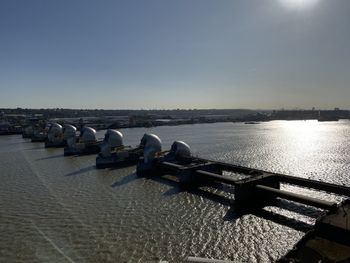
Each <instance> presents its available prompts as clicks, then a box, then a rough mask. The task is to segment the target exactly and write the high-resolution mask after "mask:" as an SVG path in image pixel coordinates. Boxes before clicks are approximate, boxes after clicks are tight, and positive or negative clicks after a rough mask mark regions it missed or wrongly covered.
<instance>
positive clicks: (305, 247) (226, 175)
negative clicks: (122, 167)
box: [136, 141, 350, 262]
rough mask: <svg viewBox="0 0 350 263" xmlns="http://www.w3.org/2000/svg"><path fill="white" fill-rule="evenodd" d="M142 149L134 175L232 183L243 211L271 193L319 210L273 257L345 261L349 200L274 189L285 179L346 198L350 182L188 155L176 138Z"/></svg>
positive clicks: (349, 246)
mask: <svg viewBox="0 0 350 263" xmlns="http://www.w3.org/2000/svg"><path fill="white" fill-rule="evenodd" d="M144 153H145V154H144V157H142V158H140V161H139V163H138V165H137V170H136V172H137V174H138V175H139V176H162V175H165V174H170V175H175V176H176V177H178V179H179V183H180V184H181V185H185V186H188V185H192V186H202V185H211V184H213V183H222V184H228V185H231V186H234V200H235V206H236V207H237V208H239V209H243V210H245V211H246V210H249V209H253V208H256V207H262V206H265V205H269V204H271V203H272V201H273V200H274V199H276V198H282V199H286V200H289V201H293V202H297V203H300V204H304V205H308V206H313V207H316V208H320V209H323V210H325V212H324V213H323V214H322V215H321V216H320V217H319V218H318V219H317V220H316V224H315V226H314V228H313V229H312V230H311V231H309V232H308V233H307V234H306V235H305V236H304V238H303V239H302V240H301V241H300V242H299V243H298V244H297V245H296V246H295V247H294V248H293V249H292V250H291V251H290V252H288V254H287V255H286V256H285V257H283V258H282V259H280V260H279V262H323V261H319V260H322V259H327V260H334V261H335V262H340V261H341V262H350V199H346V200H344V201H343V202H341V203H336V202H332V201H328V200H321V199H319V198H315V197H311V196H306V195H302V194H298V193H293V192H290V191H285V190H281V189H280V187H281V184H288V185H293V186H297V187H303V188H309V189H312V190H316V191H323V192H326V193H331V194H336V195H339V196H344V197H350V187H346V186H342V185H336V184H332V183H326V182H321V181H317V180H312V179H306V178H299V177H295V176H289V175H284V174H279V173H271V172H267V171H263V170H259V169H253V168H248V167H243V166H238V165H233V164H227V163H223V162H217V161H213V160H208V159H203V158H198V157H193V156H192V155H191V151H190V147H189V146H188V145H187V144H186V143H184V142H182V141H175V142H174V143H173V145H172V147H171V149H170V151H167V152H161V153H159V152H158V153H154V151H153V152H152V151H148V154H147V151H144ZM325 248H326V249H325ZM310 251H312V252H310ZM344 260H345V261H344ZM197 262H202V261H200V260H199V261H197ZM203 262H206V261H203ZM327 262H328V261H327ZM332 262H333V261H332Z"/></svg>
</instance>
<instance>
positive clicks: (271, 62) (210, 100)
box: [0, 0, 350, 109]
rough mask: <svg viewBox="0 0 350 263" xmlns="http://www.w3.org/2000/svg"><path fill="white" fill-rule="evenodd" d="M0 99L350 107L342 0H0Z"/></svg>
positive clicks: (94, 104) (12, 103) (36, 103)
mask: <svg viewBox="0 0 350 263" xmlns="http://www.w3.org/2000/svg"><path fill="white" fill-rule="evenodd" d="M0 33H1V35H0V91H1V95H0V107H31V108H41V107H45V108H46V107H50V108H52V107H69V108H104V109H119V108H124V109H126V108H128V109H140V108H145V109H155V108H158V109H165V108H255V109H256V108H282V107H284V108H296V107H298V108H311V107H316V108H333V107H341V108H350V1H349V0H172V1H170V0H147V1H145V0H139V1H134V0H124V1H117V0H115V1H108V0H103V1H98V0H95V1H91V0H81V1H78V0H56V1H50V0H42V1H37V0H30V1H29V0H23V1H20V0H1V1H0Z"/></svg>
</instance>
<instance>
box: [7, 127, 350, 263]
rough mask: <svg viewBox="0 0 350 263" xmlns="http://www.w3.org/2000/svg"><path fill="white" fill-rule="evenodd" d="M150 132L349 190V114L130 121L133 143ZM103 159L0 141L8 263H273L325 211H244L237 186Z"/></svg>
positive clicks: (202, 151)
mask: <svg viewBox="0 0 350 263" xmlns="http://www.w3.org/2000/svg"><path fill="white" fill-rule="evenodd" d="M145 131H148V132H153V133H155V134H157V135H159V137H161V139H162V140H163V145H164V149H167V148H169V146H170V145H171V143H172V142H173V141H174V140H175V139H181V140H184V141H186V142H187V143H188V144H190V145H191V147H192V150H193V152H194V154H195V155H198V156H201V157H206V158H210V159H215V160H220V161H225V162H230V163H234V164H240V165H245V166H250V167H255V168H259V169H264V170H268V171H273V172H281V173H286V174H291V175H295V176H300V177H306V178H313V179H317V180H322V181H327V182H333V183H337V184H344V185H347V186H350V176H349V170H350V169H349V168H350V122H349V121H341V122H334V123H333V122H329V123H328V122H324V123H318V122H316V121H292V122H287V121H275V122H268V123H261V124H258V125H246V124H241V123H218V124H198V125H185V126H176V127H165V126H164V127H156V128H152V129H144V128H137V129H124V130H122V132H123V134H124V138H125V143H126V144H130V145H136V144H138V143H139V139H140V138H141V136H142V135H143V133H144V132H145ZM103 133H104V132H103V131H101V132H99V133H98V134H99V136H100V137H102V136H103ZM94 164H95V156H93V155H92V156H83V157H63V149H45V148H44V147H43V143H31V142H30V141H28V140H26V139H22V138H21V137H20V136H2V137H0V168H1V174H0V176H1V184H0V233H1V236H0V262H18V261H22V262H158V261H159V260H161V259H163V260H169V261H170V262H179V261H181V259H183V258H185V257H187V256H201V257H209V258H218V259H230V260H233V261H236V262H271V261H274V260H276V259H278V258H279V257H281V256H283V255H284V254H285V253H286V252H287V251H288V250H289V249H290V248H292V247H293V245H294V244H295V243H296V242H297V241H298V240H299V239H300V238H301V237H302V236H303V234H304V232H305V231H307V230H308V229H309V228H310V226H312V224H313V223H314V221H315V218H316V217H317V216H319V215H320V213H321V212H322V211H321V210H318V209H315V208H311V207H307V206H303V205H299V204H295V203H292V202H287V201H283V200H279V201H278V202H277V203H276V205H275V206H271V207H265V208H264V209H262V210H259V211H254V212H252V213H248V214H241V213H239V212H238V211H236V209H235V208H234V206H233V202H232V201H233V200H234V196H233V189H231V188H230V187H227V186H218V187H216V188H204V187H203V188H200V189H196V190H195V189H193V190H188V191H184V190H182V189H180V188H179V187H178V185H177V183H176V180H175V179H176V178H173V177H171V176H165V177H163V178H153V179H145V178H138V177H137V176H136V175H135V167H128V168H123V169H119V170H117V169H112V170H110V169H105V170H96V169H95V167H94ZM283 187H284V188H285V189H288V190H292V191H295V192H300V193H305V194H309V195H312V196H317V197H320V198H327V199H328V200H340V199H339V198H338V197H336V196H331V195H326V194H324V193H317V192H312V191H309V190H305V189H299V188H295V187H291V186H283Z"/></svg>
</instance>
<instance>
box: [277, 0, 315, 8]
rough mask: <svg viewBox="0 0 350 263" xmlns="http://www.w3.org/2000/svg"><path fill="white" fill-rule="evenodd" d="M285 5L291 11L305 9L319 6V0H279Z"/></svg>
mask: <svg viewBox="0 0 350 263" xmlns="http://www.w3.org/2000/svg"><path fill="white" fill-rule="evenodd" d="M279 1H280V2H281V3H282V4H283V5H285V6H286V7H288V8H291V9H305V8H310V7H312V6H314V5H316V4H317V2H318V1H319V0H279Z"/></svg>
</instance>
